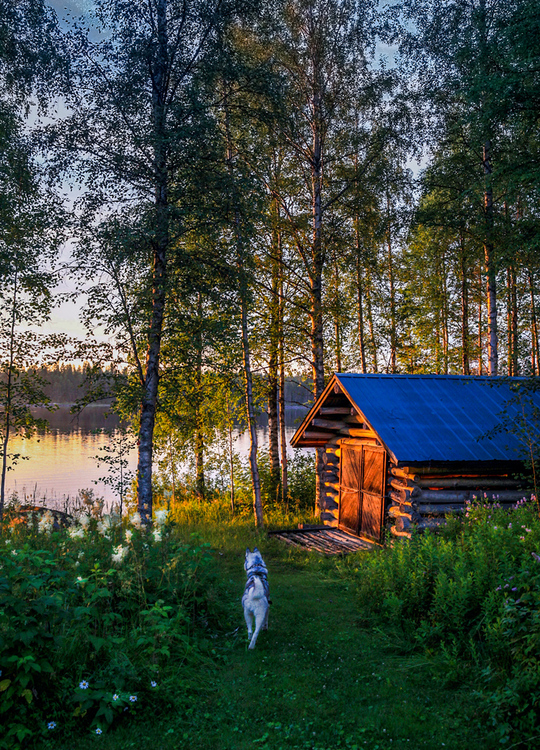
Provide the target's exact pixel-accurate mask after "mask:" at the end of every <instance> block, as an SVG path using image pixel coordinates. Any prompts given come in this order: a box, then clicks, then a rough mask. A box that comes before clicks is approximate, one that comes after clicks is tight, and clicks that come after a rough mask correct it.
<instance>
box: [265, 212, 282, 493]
mask: <svg viewBox="0 0 540 750" xmlns="http://www.w3.org/2000/svg"><path fill="white" fill-rule="evenodd" d="M272 218H273V231H272V245H273V247H272V261H271V263H272V291H271V300H270V326H269V328H270V331H269V334H270V335H269V358H268V437H269V443H270V446H269V448H270V451H269V453H270V474H271V487H270V494H271V496H272V497H273V498H274V499H276V498H277V495H278V493H279V482H280V465H279V417H278V379H279V351H278V349H279V282H280V268H279V255H280V253H279V248H278V246H279V244H280V243H281V232H280V227H279V205H278V202H277V199H276V198H273V199H272Z"/></svg>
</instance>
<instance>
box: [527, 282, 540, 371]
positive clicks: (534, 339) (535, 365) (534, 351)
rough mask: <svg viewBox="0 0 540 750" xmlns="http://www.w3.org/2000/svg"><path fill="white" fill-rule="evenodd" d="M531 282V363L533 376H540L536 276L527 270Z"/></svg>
mask: <svg viewBox="0 0 540 750" xmlns="http://www.w3.org/2000/svg"><path fill="white" fill-rule="evenodd" d="M527 278H528V281H529V295H530V299H531V363H532V374H533V375H540V360H539V358H538V353H539V350H538V344H539V341H538V338H539V337H538V319H537V316H536V301H535V298H534V275H533V272H532V269H531V268H528V269H527Z"/></svg>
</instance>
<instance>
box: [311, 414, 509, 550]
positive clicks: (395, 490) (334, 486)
mask: <svg viewBox="0 0 540 750" xmlns="http://www.w3.org/2000/svg"><path fill="white" fill-rule="evenodd" d="M304 436H305V437H306V439H310V440H312V441H313V440H314V441H316V443H317V444H318V445H320V446H321V447H324V449H325V453H324V461H325V471H324V477H323V480H324V494H323V496H322V498H321V500H322V508H321V520H322V522H323V523H324V524H325V525H327V526H337V525H338V519H339V490H340V476H339V470H340V455H341V449H340V446H341V445H342V444H343V443H344V442H346V443H351V442H353V441H354V442H355V443H359V444H360V443H362V444H369V445H381V443H380V441H379V440H378V438H377V434H376V433H375V432H373V431H372V430H371V429H369V427H368V425H367V424H365V423H364V422H363V420H362V418H361V417H360V416H358V414H357V413H356V412H355V410H354V408H351V407H350V406H345V405H344V404H343V403H341V404H339V405H335V406H330V407H322V408H321V409H320V410H319V412H318V414H317V416H316V417H315V418H314V419H313V420H312V421H311V423H310V425H309V427H308V428H307V430H306V432H305V433H304ZM387 467H388V468H387V477H386V507H385V520H386V523H387V525H389V526H390V532H391V533H392V534H393V535H394V536H397V537H409V538H410V537H411V535H412V531H413V530H414V529H415V528H416V529H420V530H422V529H435V528H437V527H438V526H440V525H442V524H443V523H445V516H446V515H447V514H453V513H456V514H458V513H462V512H463V511H464V509H465V506H466V504H467V503H468V502H472V501H473V500H475V499H479V500H480V499H482V498H484V499H485V500H486V501H489V502H498V503H499V504H500V505H502V506H503V507H504V506H506V507H510V506H511V505H513V504H515V503H516V502H517V501H518V500H521V498H522V497H523V496H524V491H523V490H522V489H520V487H521V483H520V481H519V480H518V479H516V478H515V476H514V475H513V474H512V471H511V470H510V469H509V468H508V467H506V468H505V467H504V466H502V465H501V466H496V465H493V464H491V465H487V464H486V465H485V466H482V464H474V465H471V464H467V465H463V466H459V467H456V466H455V465H454V466H450V465H449V464H446V465H444V464H443V465H440V466H425V465H416V466H412V465H403V464H401V463H395V462H394V463H392V461H391V460H390V458H388V464H387Z"/></svg>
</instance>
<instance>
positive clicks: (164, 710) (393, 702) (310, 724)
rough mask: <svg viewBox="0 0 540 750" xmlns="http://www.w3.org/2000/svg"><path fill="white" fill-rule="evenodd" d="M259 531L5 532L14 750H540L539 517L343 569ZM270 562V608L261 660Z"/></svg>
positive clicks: (2, 618) (199, 521)
mask: <svg viewBox="0 0 540 750" xmlns="http://www.w3.org/2000/svg"><path fill="white" fill-rule="evenodd" d="M267 510H268V511H270V513H269V515H270V518H271V519H272V523H273V524H274V525H279V524H280V522H281V523H282V524H283V525H288V526H293V525H296V523H298V522H299V521H302V520H303V521H309V520H310V516H309V513H307V512H302V513H298V511H297V512H296V514H294V513H293V512H292V511H293V509H291V513H290V514H289V515H288V516H281V518H280V516H279V512H278V510H277V508H276V509H273V510H272V509H270V508H268V509H267ZM249 511H250V509H249V507H248V506H247V505H246V506H245V507H239V508H237V513H236V515H235V516H234V518H232V517H231V514H230V509H229V508H228V504H227V500H226V499H225V498H223V499H221V500H220V501H217V502H214V503H212V504H206V505H204V504H200V503H196V502H195V501H193V502H192V503H188V504H185V505H184V506H182V507H181V508H178V509H175V512H174V513H171V514H170V515H169V517H168V518H167V520H166V519H165V513H161V514H160V515H158V517H157V523H156V526H155V528H154V531H153V532H151V533H146V532H144V531H142V530H141V529H140V528H138V526H139V524H138V519H137V517H135V518H133V519H132V523H131V524H130V525H126V522H125V521H124V523H123V525H121V524H118V523H117V524H115V523H114V519H112V520H111V519H107V518H106V519H101V520H99V519H87V518H82V519H81V521H82V523H80V524H78V525H77V526H74V527H71V528H69V529H65V530H62V529H59V530H56V531H55V530H54V529H53V527H52V522H51V521H50V519H49V520H47V519H44V518H38V517H35V518H34V519H33V520H32V522H31V524H30V525H29V526H24V525H23V524H15V525H13V526H12V527H11V528H10V529H9V530H7V531H6V533H4V535H3V537H2V540H1V542H0V551H1V553H0V559H1V569H0V596H1V607H0V634H1V637H2V646H1V650H0V669H1V670H2V674H1V675H0V690H1V691H2V692H1V693H0V712H1V713H0V722H1V723H2V725H3V727H4V731H3V734H2V737H1V738H0V747H2V748H10V749H11V748H15V747H17V746H21V747H29V748H50V750H68V748H72V747H73V743H74V742H76V744H77V747H78V748H81V749H82V750H85V749H86V748H93V747H103V748H106V749H107V750H113V748H114V750H116V749H117V748H118V750H120V749H123V748H131V747H136V748H142V749H143V748H152V749H153V750H154V748H163V749H164V750H169V748H170V749H171V750H172V748H182V749H183V748H186V750H187V748H190V750H191V749H192V748H193V749H197V748H200V749H201V750H202V748H208V747H212V748H215V749H216V750H219V749H222V750H228V749H229V748H231V749H232V748H234V749H236V748H239V749H242V748H247V747H250V748H251V747H253V746H255V747H260V748H263V749H266V750H279V749H280V748H287V750H295V749H297V750H307V749H310V750H355V748H356V750H359V749H360V748H366V750H382V748H385V749H386V748H396V747H397V748H399V747H407V748H427V749H428V750H431V748H439V747H446V748H454V749H455V750H464V749H465V748H468V747H473V746H475V747H478V746H480V745H481V746H482V747H485V748H491V747H493V748H494V747H504V748H510V747H511V748H517V747H519V748H533V747H536V744H537V734H538V732H537V726H538V694H539V687H538V686H539V672H540V670H539V668H538V667H539V663H538V636H539V633H540V628H539V617H540V616H539V615H538V603H539V601H538V600H539V595H540V563H538V562H537V561H536V560H535V559H534V558H533V557H532V555H531V552H535V551H536V550H538V549H540V522H539V521H538V517H537V514H536V509H535V506H534V505H533V504H531V503H525V504H523V505H521V506H520V507H518V508H516V509H514V510H513V511H511V512H510V513H509V514H508V513H506V512H504V511H502V510H501V509H498V508H494V507H493V506H490V507H483V506H481V505H478V506H474V507H471V508H470V509H469V511H468V514H467V516H466V517H465V518H464V519H462V520H453V521H449V522H448V525H447V527H446V528H445V530H444V531H443V533H442V534H440V535H437V536H435V535H432V534H426V535H424V536H418V537H414V538H413V539H412V540H411V541H409V542H402V541H399V542H397V543H395V544H394V545H393V546H387V548H385V549H384V550H376V551H374V552H363V553H356V554H354V555H349V556H346V557H340V556H338V557H332V558H324V557H322V556H320V555H318V554H317V553H308V552H304V551H301V550H295V549H293V548H290V547H288V546H287V545H285V544H283V543H282V542H279V541H277V540H274V539H271V538H267V537H266V535H265V533H264V532H263V531H257V530H256V529H254V528H253V525H252V520H251V518H250V515H249ZM311 520H313V519H311ZM255 545H258V546H259V548H260V549H261V550H262V552H263V554H264V557H265V559H266V561H267V563H268V566H269V570H270V586H271V594H272V600H273V604H272V608H271V620H270V629H269V631H268V632H267V633H263V634H262V635H261V636H260V638H259V640H258V642H257V648H256V650H255V652H253V653H251V652H248V651H247V642H246V633H245V626H244V623H243V616H242V611H241V606H240V597H241V593H242V590H243V583H244V579H245V574H244V571H243V555H244V550H245V548H246V547H247V546H250V547H253V546H255Z"/></svg>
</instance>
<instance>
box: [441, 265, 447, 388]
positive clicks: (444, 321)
mask: <svg viewBox="0 0 540 750" xmlns="http://www.w3.org/2000/svg"><path fill="white" fill-rule="evenodd" d="M441 280H442V285H441V291H442V298H443V299H442V302H443V304H442V310H441V313H442V315H441V317H442V320H441V323H442V345H443V373H444V374H445V375H448V348H449V331H448V285H447V280H446V255H445V254H443V256H442V258H441Z"/></svg>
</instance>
